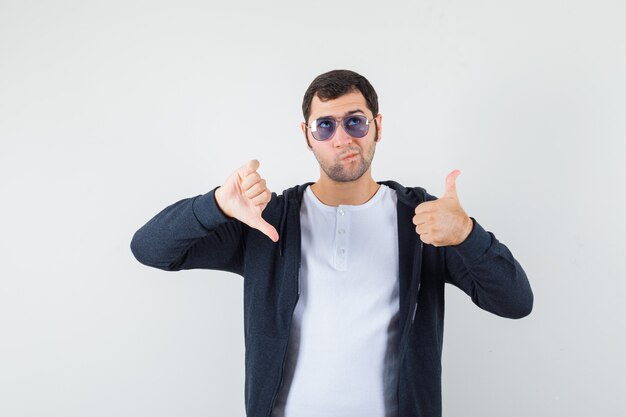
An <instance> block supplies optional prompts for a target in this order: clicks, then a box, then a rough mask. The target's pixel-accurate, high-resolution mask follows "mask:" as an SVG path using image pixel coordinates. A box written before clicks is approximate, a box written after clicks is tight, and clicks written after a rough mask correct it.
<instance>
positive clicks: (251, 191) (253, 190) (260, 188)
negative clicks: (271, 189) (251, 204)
mask: <svg viewBox="0 0 626 417" xmlns="http://www.w3.org/2000/svg"><path fill="white" fill-rule="evenodd" d="M265 190H267V186H266V185H265V180H261V181H259V182H257V183H256V184H254V185H253V186H252V187H250V188H248V189H247V190H245V191H244V193H245V194H246V197H248V198H254V197H256V196H257V195H259V194H261V193H263V192H265Z"/></svg>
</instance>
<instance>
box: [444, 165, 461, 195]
mask: <svg viewBox="0 0 626 417" xmlns="http://www.w3.org/2000/svg"><path fill="white" fill-rule="evenodd" d="M459 175H461V171H459V170H458V169H455V170H454V171H452V172H451V173H449V174H448V176H447V177H446V191H445V192H444V193H443V196H442V198H446V197H447V198H458V195H457V193H456V179H457V177H458V176H459Z"/></svg>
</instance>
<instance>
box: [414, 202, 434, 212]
mask: <svg viewBox="0 0 626 417" xmlns="http://www.w3.org/2000/svg"><path fill="white" fill-rule="evenodd" d="M438 204H439V203H438V202H437V201H436V200H435V201H425V202H423V203H421V204H419V205H418V206H417V207H415V214H419V213H428V212H430V211H434V210H436V208H437V205H438Z"/></svg>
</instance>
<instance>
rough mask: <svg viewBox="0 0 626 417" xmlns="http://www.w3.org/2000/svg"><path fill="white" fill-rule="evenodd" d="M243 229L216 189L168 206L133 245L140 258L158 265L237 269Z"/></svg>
mask: <svg viewBox="0 0 626 417" xmlns="http://www.w3.org/2000/svg"><path fill="white" fill-rule="evenodd" d="M241 231H242V228H241V225H240V224H239V223H238V222H237V221H235V220H233V219H229V218H227V217H226V216H225V215H224V214H223V213H222V212H221V210H220V209H219V207H218V206H217V204H216V202H215V198H214V190H213V191H211V192H209V193H206V194H204V195H200V196H197V197H194V198H188V199H184V200H180V201H178V202H176V203H174V204H172V205H170V206H168V207H166V208H165V209H164V210H162V211H161V212H159V213H158V214H157V215H156V216H154V217H153V218H152V219H151V220H150V221H148V222H147V223H146V224H145V225H144V226H142V227H141V228H140V229H139V230H137V232H136V233H135V234H134V236H133V239H132V241H131V245H130V246H131V250H132V252H133V254H134V256H135V258H137V260H138V261H139V262H141V263H143V264H145V265H148V266H152V267H155V268H159V269H164V270H169V271H172V270H180V269H191V268H220V269H226V270H233V271H234V270H236V265H234V264H233V262H235V261H236V260H237V259H236V258H237V257H238V256H239V254H238V252H237V251H238V249H239V243H240V241H241Z"/></svg>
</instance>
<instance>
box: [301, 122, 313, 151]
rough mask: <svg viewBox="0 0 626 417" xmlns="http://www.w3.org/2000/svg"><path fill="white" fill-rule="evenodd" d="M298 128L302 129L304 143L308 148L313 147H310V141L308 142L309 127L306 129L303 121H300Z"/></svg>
mask: <svg viewBox="0 0 626 417" xmlns="http://www.w3.org/2000/svg"><path fill="white" fill-rule="evenodd" d="M300 130H302V134H303V135H304V139H305V140H306V145H307V146H308V147H309V150H311V149H313V148H311V142H309V136H308V133H309V132H308V131H309V129H307V127H306V123H305V122H302V123H300Z"/></svg>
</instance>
